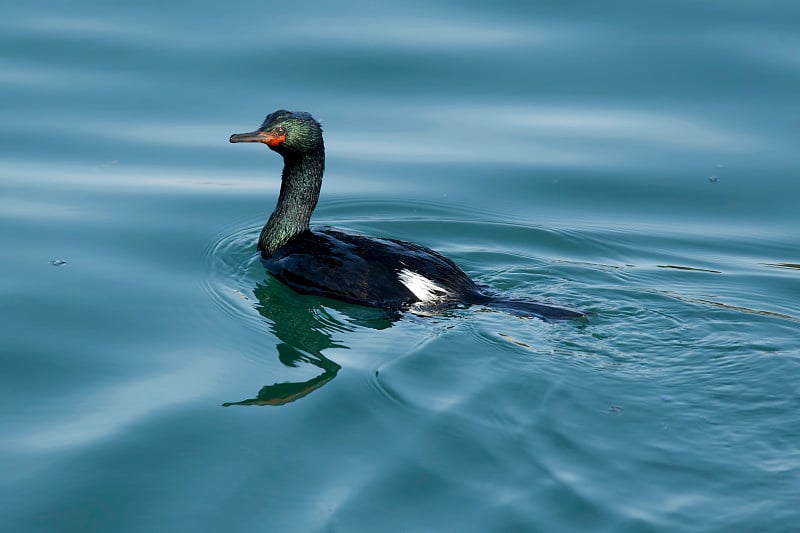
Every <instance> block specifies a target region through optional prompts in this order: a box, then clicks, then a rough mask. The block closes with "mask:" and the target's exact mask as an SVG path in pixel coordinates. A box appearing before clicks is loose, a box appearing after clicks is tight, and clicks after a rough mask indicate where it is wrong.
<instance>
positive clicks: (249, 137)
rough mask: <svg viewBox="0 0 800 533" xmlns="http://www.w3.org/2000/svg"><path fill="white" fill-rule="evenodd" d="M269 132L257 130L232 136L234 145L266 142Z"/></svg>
mask: <svg viewBox="0 0 800 533" xmlns="http://www.w3.org/2000/svg"><path fill="white" fill-rule="evenodd" d="M267 138H268V135H267V132H265V131H261V130H256V131H251V132H249V133H234V134H233V135H231V142H232V143H261V142H266V140H267Z"/></svg>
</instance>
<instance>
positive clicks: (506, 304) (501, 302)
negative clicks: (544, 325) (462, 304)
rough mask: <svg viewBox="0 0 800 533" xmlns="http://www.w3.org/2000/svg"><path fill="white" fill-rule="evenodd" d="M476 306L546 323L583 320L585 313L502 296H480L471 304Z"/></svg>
mask: <svg viewBox="0 0 800 533" xmlns="http://www.w3.org/2000/svg"><path fill="white" fill-rule="evenodd" d="M471 303H473V304H476V305H484V306H486V307H488V308H490V309H495V310H497V311H503V312H505V313H509V314H512V315H515V316H519V317H522V318H539V319H541V320H546V321H548V322H552V321H556V320H573V319H576V318H585V317H586V313H584V312H583V311H577V310H575V309H568V308H566V307H556V306H553V305H547V304H543V303H539V302H532V301H530V300H517V299H515V298H506V297H503V296H490V295H487V294H481V295H480V296H478V297H477V298H476V301H474V302H471Z"/></svg>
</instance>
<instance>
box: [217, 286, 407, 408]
mask: <svg viewBox="0 0 800 533" xmlns="http://www.w3.org/2000/svg"><path fill="white" fill-rule="evenodd" d="M253 293H254V294H255V297H256V299H257V300H258V305H257V306H256V309H257V310H258V312H259V313H260V314H261V315H262V316H263V317H264V318H266V319H267V320H268V321H269V323H270V329H271V330H272V332H273V333H274V334H275V336H276V337H277V338H278V339H279V342H278V343H277V345H276V349H277V351H278V358H279V359H280V361H281V362H282V363H283V364H284V365H286V366H289V367H297V366H300V365H302V364H311V365H313V366H315V367H317V368H319V369H320V370H322V373H321V374H319V375H317V376H316V377H314V378H312V379H309V380H306V381H297V382H285V383H273V384H272V385H265V386H264V387H262V388H261V390H259V391H258V393H257V394H256V396H255V398H249V399H246V400H241V401H238V402H226V403H223V404H222V405H223V406H224V407H228V406H231V405H284V404H287V403H289V402H293V401H295V400H298V399H300V398H302V397H304V396H307V395H308V394H310V393H312V392H313V391H315V390H317V389H319V388H320V387H322V386H323V385H325V384H326V383H328V382H329V381H331V380H332V379H333V378H335V377H336V374H337V373H338V372H339V370H340V369H341V368H342V367H341V366H340V365H339V364H338V363H336V362H335V361H331V360H330V359H328V358H327V357H325V356H324V355H323V353H322V352H323V351H324V350H327V349H329V348H347V346H345V345H343V344H339V343H338V342H337V341H335V340H334V339H333V335H334V334H336V333H346V332H348V331H353V330H354V329H355V327H354V326H362V327H369V328H372V329H386V328H388V327H390V326H391V325H392V317H389V316H386V315H385V314H384V313H382V312H381V311H379V310H377V309H371V308H364V307H360V306H354V305H348V304H345V303H342V302H338V301H336V300H328V299H322V298H317V297H313V296H303V295H299V294H297V293H295V292H294V291H292V290H291V289H288V288H287V287H285V286H284V285H283V284H281V283H277V282H275V281H274V280H271V279H270V280H266V281H265V282H264V283H258V284H256V287H255V289H254V290H253ZM327 309H334V310H336V311H339V312H341V313H342V314H344V315H345V316H346V317H347V319H348V323H347V324H344V323H342V322H340V321H339V320H337V319H336V318H334V317H333V316H332V315H331V314H330V313H329V312H328V310H327Z"/></svg>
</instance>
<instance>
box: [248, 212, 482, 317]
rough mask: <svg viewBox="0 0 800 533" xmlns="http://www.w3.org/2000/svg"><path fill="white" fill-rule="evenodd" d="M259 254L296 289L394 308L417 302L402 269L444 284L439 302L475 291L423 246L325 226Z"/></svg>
mask: <svg viewBox="0 0 800 533" xmlns="http://www.w3.org/2000/svg"><path fill="white" fill-rule="evenodd" d="M263 259H264V264H265V265H266V267H267V270H268V271H269V272H270V273H271V274H272V275H273V276H275V277H276V278H278V279H279V280H280V281H282V282H283V283H285V284H286V285H288V286H289V287H291V288H292V289H294V290H296V291H297V292H300V293H303V294H315V295H320V296H327V297H330V298H335V299H338V300H343V301H346V302H352V303H357V304H361V305H369V306H372V307H381V308H384V309H394V310H399V309H406V308H408V307H410V306H411V305H413V304H414V303H416V302H418V298H417V297H416V296H415V295H414V294H413V293H412V292H411V291H410V290H409V289H408V288H407V287H406V286H405V285H403V283H401V282H400V279H399V278H398V272H400V271H401V270H404V269H405V270H409V271H411V272H414V273H416V274H419V275H421V276H424V277H425V278H427V279H428V280H430V281H431V282H433V283H435V284H436V285H438V286H439V287H441V288H442V289H444V290H445V292H446V295H445V296H444V299H443V301H442V302H440V304H443V305H446V304H447V303H451V304H452V303H466V302H469V301H472V300H474V299H475V298H476V297H479V293H478V289H477V288H476V286H475V283H474V282H473V281H472V280H471V279H469V277H468V276H467V275H466V274H465V273H464V272H463V271H462V270H461V269H460V268H459V267H458V266H457V265H456V264H455V263H453V261H451V260H450V259H448V258H447V257H445V256H443V255H441V254H439V253H437V252H434V251H433V250H431V249H429V248H426V247H424V246H420V245H419V244H414V243H410V242H405V241H398V240H395V239H380V238H376V237H368V236H364V235H356V234H351V233H344V232H342V231H339V230H336V229H334V228H329V227H316V228H312V229H310V230H306V231H304V232H302V233H300V234H299V235H297V236H295V237H293V238H292V239H291V240H290V241H289V242H288V243H286V244H285V245H283V246H282V247H280V248H279V249H277V250H276V251H275V252H274V253H273V254H272V255H269V256H266V255H265V256H264V257H263Z"/></svg>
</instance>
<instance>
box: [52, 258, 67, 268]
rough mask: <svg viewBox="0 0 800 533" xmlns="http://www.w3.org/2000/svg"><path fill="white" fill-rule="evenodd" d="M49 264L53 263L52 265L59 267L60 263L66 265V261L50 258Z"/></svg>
mask: <svg viewBox="0 0 800 533" xmlns="http://www.w3.org/2000/svg"><path fill="white" fill-rule="evenodd" d="M50 264H51V265H53V266H54V267H60V266H61V265H66V264H67V262H66V261H64V260H63V259H51V260H50Z"/></svg>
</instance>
